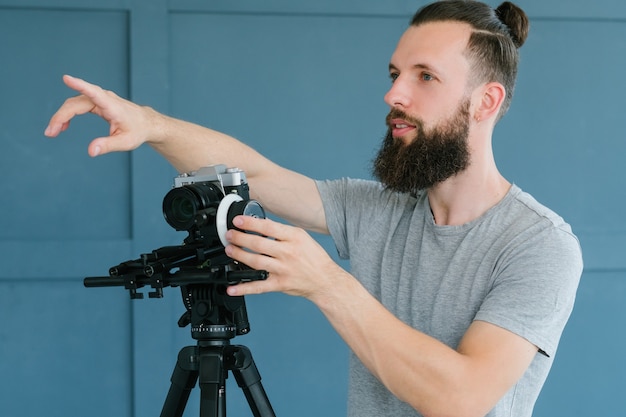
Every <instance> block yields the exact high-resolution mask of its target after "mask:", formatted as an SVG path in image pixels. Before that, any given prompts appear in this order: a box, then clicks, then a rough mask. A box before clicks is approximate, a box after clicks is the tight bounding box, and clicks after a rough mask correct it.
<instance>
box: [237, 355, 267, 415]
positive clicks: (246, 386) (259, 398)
mask: <svg viewBox="0 0 626 417" xmlns="http://www.w3.org/2000/svg"><path fill="white" fill-rule="evenodd" d="M228 348H229V349H228V355H227V356H228V360H229V362H228V366H229V368H230V369H231V370H232V371H233V375H234V376H235V380H236V381H237V385H239V387H240V388H241V389H242V390H243V393H244V395H245V396H246V399H247V400H248V404H249V405H250V410H252V414H253V415H254V417H275V416H276V414H274V409H273V408H272V405H271V404H270V401H269V399H268V398H267V394H266V393H265V389H263V385H262V384H261V374H260V373H259V370H258V369H257V367H256V365H255V363H254V359H252V353H251V352H250V349H248V348H247V347H245V346H238V345H234V346H229V347H228Z"/></svg>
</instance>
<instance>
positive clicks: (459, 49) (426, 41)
mask: <svg viewBox="0 0 626 417" xmlns="http://www.w3.org/2000/svg"><path fill="white" fill-rule="evenodd" d="M470 34H471V26H470V25H468V24H466V23H462V22H453V21H444V22H429V23H424V24H421V25H420V26H410V27H409V28H408V29H407V30H406V31H405V32H404V34H403V35H402V37H401V38H400V41H399V42H398V45H397V47H396V50H395V51H394V53H393V55H392V57H391V63H390V64H391V65H393V66H394V67H396V68H398V69H402V68H403V67H407V68H411V67H415V66H426V67H429V68H433V69H435V70H439V71H441V72H447V71H458V70H459V69H467V68H468V67H469V63H468V61H467V58H466V55H465V50H466V47H467V43H468V41H469V37H470Z"/></svg>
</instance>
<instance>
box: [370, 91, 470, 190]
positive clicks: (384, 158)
mask: <svg viewBox="0 0 626 417" xmlns="http://www.w3.org/2000/svg"><path fill="white" fill-rule="evenodd" d="M469 104H470V102H469V99H465V100H464V101H462V102H461V104H460V105H459V108H458V109H457V111H456V113H455V114H454V115H453V116H452V117H450V118H449V119H448V120H446V121H444V122H443V123H440V124H438V125H437V126H435V127H433V128H432V129H430V130H429V131H426V129H425V128H424V122H423V121H422V120H420V119H416V118H413V117H410V116H408V115H407V114H406V113H404V112H403V111H401V110H398V109H391V111H390V112H389V115H387V126H389V128H388V130H387V135H386V136H385V139H384V141H383V143H382V146H381V148H380V150H379V151H378V155H377V156H376V158H375V159H374V163H373V170H372V171H373V175H374V177H376V178H378V179H379V180H380V182H381V183H382V184H383V185H384V186H385V187H387V188H388V189H391V190H394V191H399V192H403V193H417V192H418V191H419V190H423V189H427V188H431V187H432V186H434V185H436V184H438V183H440V182H443V181H445V180H447V179H448V178H451V177H452V176H454V175H456V174H458V173H459V172H462V171H463V170H465V169H466V168H467V167H468V165H469V163H470V152H469V147H468V144H467V137H468V134H469ZM396 118H397V119H403V120H406V121H407V122H408V123H410V124H411V125H413V126H415V129H416V131H417V136H416V137H415V138H414V139H413V140H412V141H411V143H409V144H405V143H404V142H403V141H402V140H401V139H397V138H394V137H393V136H392V133H391V132H392V130H391V120H392V119H396Z"/></svg>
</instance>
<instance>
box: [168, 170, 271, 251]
mask: <svg viewBox="0 0 626 417" xmlns="http://www.w3.org/2000/svg"><path fill="white" fill-rule="evenodd" d="M238 215H246V216H252V217H257V218H265V211H264V210H263V207H262V206H261V204H259V203H258V202H257V201H255V200H251V199H250V189H249V186H248V182H247V180H246V174H245V173H244V171H242V170H240V169H239V168H227V167H226V165H223V164H219V165H210V166H206V167H202V168H200V169H198V170H197V171H192V172H189V173H184V174H181V175H179V176H177V177H176V178H174V187H173V188H172V190H170V191H169V192H168V193H167V194H166V195H165V197H164V198H163V216H164V217H165V221H166V222H167V223H168V224H169V225H170V226H172V227H173V228H174V229H176V230H178V231H187V232H188V233H189V236H188V237H187V239H185V243H193V242H202V243H204V244H205V245H208V246H212V245H215V244H219V243H221V244H222V245H223V246H226V245H227V244H228V243H227V241H226V237H225V235H226V231H227V230H228V229H232V228H235V227H234V226H233V224H232V221H233V218H235V216H238Z"/></svg>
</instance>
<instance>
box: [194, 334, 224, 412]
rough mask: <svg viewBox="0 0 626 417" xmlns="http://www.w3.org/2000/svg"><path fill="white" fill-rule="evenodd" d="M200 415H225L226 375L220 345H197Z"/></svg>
mask: <svg viewBox="0 0 626 417" xmlns="http://www.w3.org/2000/svg"><path fill="white" fill-rule="evenodd" d="M199 350H200V355H199V358H198V360H199V366H200V368H199V371H200V375H199V385H200V417H226V377H227V372H228V370H227V369H226V368H224V352H223V347H222V346H214V347H199Z"/></svg>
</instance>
